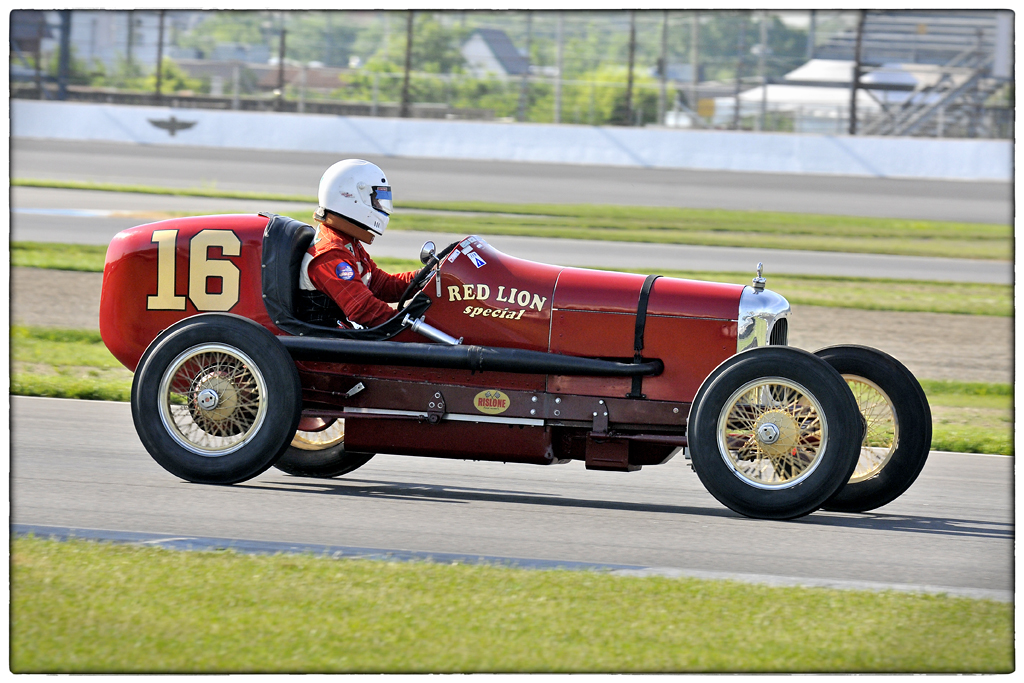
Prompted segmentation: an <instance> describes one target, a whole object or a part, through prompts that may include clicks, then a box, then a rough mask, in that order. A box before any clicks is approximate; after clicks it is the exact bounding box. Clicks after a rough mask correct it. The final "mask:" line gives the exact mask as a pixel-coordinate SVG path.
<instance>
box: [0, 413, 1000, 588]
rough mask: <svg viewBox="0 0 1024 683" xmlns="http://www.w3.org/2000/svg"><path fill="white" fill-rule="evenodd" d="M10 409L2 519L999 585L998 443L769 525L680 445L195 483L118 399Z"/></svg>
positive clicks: (800, 578) (306, 544) (210, 536)
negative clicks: (725, 495) (895, 485)
mask: <svg viewBox="0 0 1024 683" xmlns="http://www.w3.org/2000/svg"><path fill="white" fill-rule="evenodd" d="M11 408H12V417H13V424H14V429H13V434H12V460H11V524H12V529H13V530H14V531H15V532H16V533H17V532H19V531H25V530H27V529H29V528H30V527H34V528H35V529H36V530H37V531H41V532H42V533H48V532H49V531H53V532H56V533H57V534H58V535H60V534H61V533H64V534H65V535H66V533H67V530H68V529H69V528H72V529H79V530H84V531H79V532H78V534H77V535H80V536H86V537H88V536H92V537H100V538H110V539H115V540H116V539H120V540H135V541H143V542H149V543H151V544H161V545H165V546H168V547H193V548H202V547H225V546H234V547H238V548H239V549H241V550H243V551H244V550H249V551H252V550H256V551H263V552H273V551H275V550H289V549H290V550H306V551H313V552H320V551H324V550H329V551H330V552H331V553H336V554H341V555H349V556H353V555H355V556H368V557H392V558H396V559H416V558H419V559H425V558H428V557H432V558H433V559H435V560H440V561H449V560H453V559H460V558H461V559H463V560H471V561H472V560H474V559H475V558H486V559H489V560H490V561H497V562H508V563H512V564H519V565H522V566H527V567H549V566H558V565H561V566H566V567H569V568H584V567H594V566H600V567H605V568H608V569H615V570H618V571H620V572H622V573H631V574H639V575H645V574H661V575H669V576H696V577H703V578H738V579H741V580H746V581H754V582H764V583H769V584H777V585H793V584H796V585H819V586H833V587H840V588H868V589H884V588H894V589H899V590H921V591H928V592H947V593H949V594H953V595H964V596H970V597H981V598H988V599H995V600H1002V601H1010V600H1011V599H1012V595H1013V492H1012V491H1013V459H1012V458H1009V457H1001V456H979V455H964V454H945V453H933V454H932V455H931V457H930V459H929V462H928V464H927V465H926V467H925V469H924V471H923V473H922V475H921V477H920V478H919V479H918V481H917V482H916V483H915V485H914V486H913V487H912V488H911V489H910V491H908V492H907V493H906V494H904V495H903V496H902V497H900V498H899V499H898V500H896V501H894V502H893V503H890V504H889V505H887V506H885V507H884V508H882V509H880V510H878V511H875V512H872V513H867V514H840V513H829V512H817V513H814V514H812V515H809V516H807V517H804V518H802V519H800V520H797V521H790V522H771V521H764V520H752V519H746V518H743V517H740V516H738V515H736V514H734V513H733V512H731V511H729V510H728V509H726V508H724V507H723V506H721V505H720V504H719V503H718V502H717V501H715V500H714V499H713V498H712V497H711V496H710V494H708V493H707V492H706V491H705V490H704V488H703V487H702V486H701V484H700V481H699V480H698V479H697V476H696V475H695V474H694V473H693V472H691V471H690V469H689V467H688V466H687V464H686V462H685V461H684V460H683V459H681V457H677V458H676V459H674V460H672V461H671V462H669V463H668V464H666V465H661V466H657V467H645V468H644V469H643V470H642V471H640V472H633V473H628V474H626V473H614V472H590V471H587V470H585V469H584V467H583V465H582V463H571V464H569V465H559V466H550V467H539V466H530V465H504V464H499V463H480V462H463V461H448V460H435V459H428V458H411V457H399V456H387V455H380V456H378V457H376V458H374V459H373V460H372V461H370V463H368V464H367V465H366V466H364V467H363V468H361V469H359V470H357V471H356V472H354V473H352V474H350V475H348V476H346V477H342V478H338V479H332V480H322V479H306V478H299V477H290V476H287V475H284V474H283V473H281V472H279V471H277V470H274V469H271V470H269V471H268V472H266V473H264V474H263V475H260V476H259V477H257V478H255V479H253V480H251V481H249V482H245V483H243V484H238V485H235V486H223V487H222V486H202V485H196V484H190V483H186V482H183V481H181V480H179V479H178V478H176V477H174V476H173V475H171V474H169V473H167V472H166V471H164V470H163V469H161V468H160V467H159V466H158V465H157V464H156V463H155V462H154V461H153V460H152V459H151V458H150V457H149V455H148V454H147V453H146V451H145V450H144V449H143V447H142V445H141V443H140V442H139V440H138V438H137V436H136V434H135V430H134V428H133V424H132V418H131V411H130V408H129V406H128V405H127V404H119V403H104V402H90V401H72V400H61V399H43V398H25V397H11ZM70 435H74V436H73V437H71V436H70ZM88 530H92V531H88ZM97 530H99V531H97ZM103 530H107V531H103Z"/></svg>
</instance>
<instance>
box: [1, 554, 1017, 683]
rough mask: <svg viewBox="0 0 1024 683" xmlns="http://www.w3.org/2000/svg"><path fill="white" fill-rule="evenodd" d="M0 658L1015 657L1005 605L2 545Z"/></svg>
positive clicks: (267, 664) (515, 662)
mask: <svg viewBox="0 0 1024 683" xmlns="http://www.w3.org/2000/svg"><path fill="white" fill-rule="evenodd" d="M10 656H11V659H10V666H11V670H12V671H13V672H15V673H102V672H118V673H121V672H123V673H141V672H153V673H157V672H160V673H198V672H206V673H245V672H268V673H269V672H325V673H326V672H388V673H422V672H887V673H888V672H930V673H952V672H962V673H968V672H970V673H1005V672H1010V671H1012V670H1013V666H1014V664H1013V606H1012V605H1010V604H1003V603H997V602H993V601H983V600H969V599H962V598H952V597H948V596H935V595H915V594H905V593H896V592H886V593H868V592H854V591H838V590H826V589H802V588H772V587H766V586H756V585H748V584H741V583H735V582H726V581H702V580H695V579H669V578H658V577H651V578H636V577H617V576H612V575H608V574H603V573H597V572H573V571H562V570H523V569H510V568H501V567H492V566H478V565H441V564H428V563H397V562H380V561H369V560H332V559H323V558H316V557H312V556H309V555H277V556H254V555H240V554H235V553H232V552H181V551H169V550H163V549H160V548H145V547H139V546H127V545H113V544H106V543H97V542H89V541H67V542H58V541H51V540H43V539H39V538H33V537H25V538H17V539H15V540H13V541H12V544H11V640H10Z"/></svg>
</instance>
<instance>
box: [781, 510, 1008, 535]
mask: <svg viewBox="0 0 1024 683" xmlns="http://www.w3.org/2000/svg"><path fill="white" fill-rule="evenodd" d="M795 521H797V522H800V523H803V524H814V525H820V526H830V527H847V528H855V529H876V530H878V531H900V532H912V533H919V534H937V535H941V536H960V537H964V538H988V539H1008V540H1012V539H1013V537H1014V534H1013V522H994V521H990V520H973V519H956V518H953V517H928V516H924V515H887V514H884V513H879V512H863V513H859V514H857V513H838V512H818V513H815V514H813V515H808V516H807V517H802V518H800V519H798V520H795Z"/></svg>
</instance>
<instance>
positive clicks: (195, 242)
mask: <svg viewBox="0 0 1024 683" xmlns="http://www.w3.org/2000/svg"><path fill="white" fill-rule="evenodd" d="M152 241H153V242H154V243H155V244H156V245H157V259H156V294H151V295H149V296H148V297H147V298H146V308H147V309H148V310H150V311H184V310H185V297H184V296H181V295H179V294H175V292H174V285H175V281H176V277H175V276H176V273H175V268H176V264H177V261H176V250H177V241H178V231H177V230H154V231H153V238H152ZM210 247H220V249H221V253H222V254H223V255H224V256H238V255H239V254H241V253H242V242H241V240H239V239H238V236H237V235H235V233H233V232H231V231H230V230H202V231H200V232H198V233H197V234H196V235H195V237H193V238H192V240H191V242H190V243H189V252H188V299H189V300H191V301H192V305H193V306H195V307H196V310H199V311H229V310H231V308H232V306H234V305H235V304H237V303H238V292H239V282H240V279H241V273H240V272H239V270H238V266H236V265H235V264H234V263H232V262H231V261H228V260H225V259H211V258H210V257H209V250H210ZM210 278H220V280H221V287H220V292H216V293H210V292H209V291H208V282H209V279H210Z"/></svg>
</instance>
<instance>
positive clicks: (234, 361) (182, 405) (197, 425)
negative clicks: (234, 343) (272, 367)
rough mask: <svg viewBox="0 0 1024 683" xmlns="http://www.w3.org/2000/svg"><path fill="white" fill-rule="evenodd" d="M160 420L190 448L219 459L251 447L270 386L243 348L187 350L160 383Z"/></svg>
mask: <svg viewBox="0 0 1024 683" xmlns="http://www.w3.org/2000/svg"><path fill="white" fill-rule="evenodd" d="M159 392H160V393H159V411H160V419H161V421H162V422H163V424H164V427H165V428H166V429H167V432H168V434H170V436H171V438H173V439H174V440H175V441H176V442H177V443H178V444H179V445H180V446H182V447H183V448H185V449H186V450H188V451H190V452H192V453H194V454H196V455H201V456H204V457H219V456H222V455H227V454H229V453H233V452H235V451H237V450H238V449H239V448H241V447H242V446H244V445H245V444H246V443H248V442H249V441H250V440H251V439H252V438H253V437H254V436H255V435H256V433H257V432H259V429H260V426H261V425H262V424H263V421H264V419H265V418H266V404H267V401H266V393H267V389H266V382H265V381H264V379H263V375H262V374H261V373H260V371H259V369H258V368H257V367H256V364H255V363H254V362H253V361H252V359H250V358H249V356H247V355H246V354H244V353H242V352H241V351H240V350H238V349H236V348H234V347H231V346H227V345H224V344H203V345H200V346H194V347H192V348H190V349H187V350H186V351H184V352H182V353H181V354H179V355H178V357H177V358H175V359H174V360H173V361H172V362H171V363H170V364H169V365H168V366H167V370H166V371H165V372H164V374H163V376H162V378H161V380H160V389H159Z"/></svg>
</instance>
